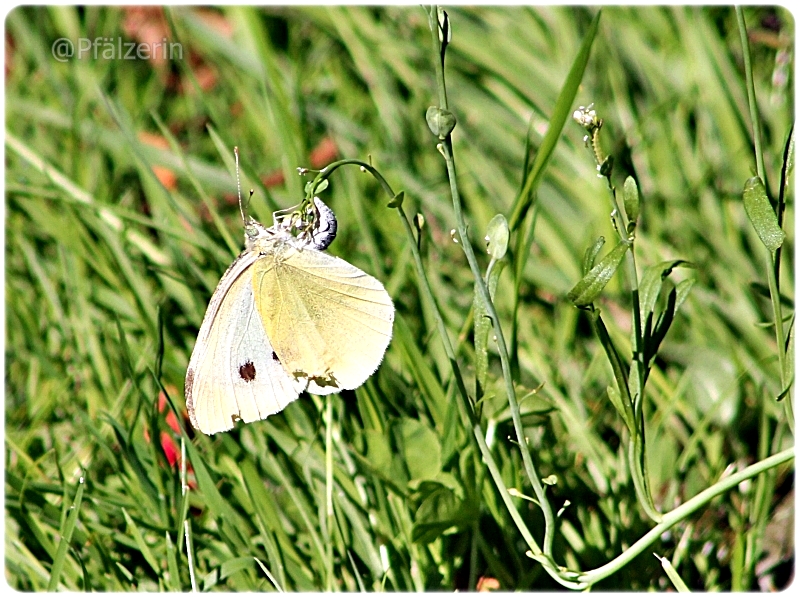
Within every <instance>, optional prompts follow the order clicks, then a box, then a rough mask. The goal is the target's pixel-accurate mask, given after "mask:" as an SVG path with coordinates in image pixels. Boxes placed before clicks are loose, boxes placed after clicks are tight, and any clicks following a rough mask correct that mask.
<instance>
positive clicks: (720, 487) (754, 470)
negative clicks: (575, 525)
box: [577, 447, 794, 588]
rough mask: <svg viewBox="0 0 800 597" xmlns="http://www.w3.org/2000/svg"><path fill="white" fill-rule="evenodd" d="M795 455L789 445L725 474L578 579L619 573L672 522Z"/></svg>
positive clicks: (588, 580)
mask: <svg viewBox="0 0 800 597" xmlns="http://www.w3.org/2000/svg"><path fill="white" fill-rule="evenodd" d="M793 458H794V448H793V447H792V448H788V449H786V450H784V451H782V452H779V453H777V454H774V455H773V456H770V457H769V458H765V459H764V460H761V461H760V462H756V463H755V464H751V465H750V466H748V467H747V468H746V469H744V470H742V471H740V472H738V473H736V474H733V475H731V476H730V477H726V478H725V479H722V480H720V481H718V482H717V483H715V484H714V485H712V486H711V487H708V488H707V489H704V490H703V491H701V492H700V493H698V494H697V495H696V496H694V497H693V498H691V499H690V500H688V501H686V502H684V503H683V504H681V505H680V506H678V507H677V508H675V509H674V510H672V511H671V512H668V513H666V514H664V515H663V516H662V518H661V522H660V523H659V524H657V525H656V526H654V527H653V528H652V529H651V530H650V531H649V532H647V533H646V534H645V535H644V536H643V537H642V538H641V539H639V540H638V541H637V542H636V543H634V544H633V545H631V546H630V547H629V548H628V549H626V550H625V551H624V552H623V553H622V554H620V555H619V556H617V557H616V558H615V559H613V560H611V561H610V562H609V563H608V564H605V565H603V566H601V567H600V568H595V569H594V570H590V571H589V572H584V573H583V574H581V575H579V576H578V578H577V580H578V582H580V583H581V584H582V585H584V588H585V587H588V586H590V585H593V584H595V583H596V582H599V581H601V580H603V579H604V578H608V577H609V576H611V575H612V574H614V573H615V572H618V571H619V570H621V569H622V568H623V566H625V565H626V564H628V563H629V562H630V561H631V560H633V559H634V558H635V557H636V556H638V555H639V554H641V553H642V552H644V550H645V549H647V548H648V547H649V546H650V545H652V544H653V543H655V542H656V541H657V540H658V538H659V537H660V536H661V534H662V533H664V532H665V531H666V530H668V529H669V528H671V527H672V526H673V525H675V524H677V523H678V522H680V521H681V520H684V519H686V518H687V517H688V516H689V515H691V514H692V513H694V512H696V511H697V510H699V509H700V508H702V507H703V506H705V505H706V504H708V503H709V502H710V501H711V500H712V499H714V498H715V497H717V496H718V495H722V494H723V493H725V492H726V491H728V490H730V489H732V488H734V487H736V486H737V485H738V484H739V483H741V482H742V481H745V480H747V479H751V478H753V477H755V476H756V475H759V474H761V473H763V472H765V471H768V470H770V469H771V468H773V467H776V466H778V465H780V464H783V463H784V462H788V461H790V460H792V459H793Z"/></svg>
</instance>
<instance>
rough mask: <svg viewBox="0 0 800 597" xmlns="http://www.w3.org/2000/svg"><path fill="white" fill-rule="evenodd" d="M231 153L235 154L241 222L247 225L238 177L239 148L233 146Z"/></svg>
mask: <svg viewBox="0 0 800 597" xmlns="http://www.w3.org/2000/svg"><path fill="white" fill-rule="evenodd" d="M233 155H235V156H236V193H237V195H238V196H239V213H240V214H242V224H244V225H245V226H246V225H247V220H246V219H245V217H244V205H243V204H242V183H241V180H240V179H239V148H238V147H234V148H233Z"/></svg>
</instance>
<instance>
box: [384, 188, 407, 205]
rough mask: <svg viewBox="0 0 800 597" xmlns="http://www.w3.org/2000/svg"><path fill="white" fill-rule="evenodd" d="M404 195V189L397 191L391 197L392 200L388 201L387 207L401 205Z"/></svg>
mask: <svg viewBox="0 0 800 597" xmlns="http://www.w3.org/2000/svg"><path fill="white" fill-rule="evenodd" d="M404 197H405V191H400V192H399V193H397V195H395V196H394V197H392V200H391V201H389V203H388V207H400V206H401V205H403V198H404Z"/></svg>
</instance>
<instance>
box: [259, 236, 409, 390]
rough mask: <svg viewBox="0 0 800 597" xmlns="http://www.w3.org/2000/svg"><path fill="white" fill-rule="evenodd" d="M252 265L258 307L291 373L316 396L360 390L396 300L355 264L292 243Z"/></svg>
mask: <svg viewBox="0 0 800 597" xmlns="http://www.w3.org/2000/svg"><path fill="white" fill-rule="evenodd" d="M271 242H272V243H274V246H273V247H272V249H271V250H267V251H263V252H262V253H263V254H264V257H262V258H261V259H259V260H258V261H257V262H256V263H255V264H254V265H253V288H254V296H255V301H256V307H257V309H258V311H259V313H260V314H261V319H262V321H263V323H264V329H265V331H266V333H267V336H269V338H270V339H271V341H272V346H273V349H274V350H275V352H276V353H277V355H278V357H279V359H280V361H281V363H282V364H283V366H284V368H285V369H286V371H287V372H288V373H289V375H291V376H292V377H293V378H294V379H296V380H298V381H304V385H305V388H306V389H307V390H308V391H309V392H311V393H313V394H330V393H335V392H340V391H341V390H344V389H354V388H357V387H358V386H360V385H361V384H363V383H364V382H365V381H366V379H367V378H368V377H369V376H370V375H371V374H372V373H373V372H374V371H375V369H377V368H378V365H380V362H381V360H383V355H384V353H385V352H386V347H387V346H388V345H389V341H390V340H391V338H392V323H393V321H394V305H393V304H392V299H391V297H390V296H389V294H388V293H387V292H386V290H385V289H384V287H383V285H382V284H381V283H380V282H379V281H378V280H376V279H375V278H373V277H372V276H370V275H368V274H366V273H364V272H363V271H361V270H360V269H358V268H357V267H355V266H354V265H351V264H350V263H348V262H346V261H344V260H343V259H339V258H338V257H334V256H332V255H329V254H327V253H323V252H321V251H317V250H315V249H313V248H308V247H303V246H300V245H298V244H297V243H294V242H292V241H290V240H280V239H279V240H274V241H271Z"/></svg>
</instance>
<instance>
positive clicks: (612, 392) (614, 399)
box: [606, 386, 634, 434]
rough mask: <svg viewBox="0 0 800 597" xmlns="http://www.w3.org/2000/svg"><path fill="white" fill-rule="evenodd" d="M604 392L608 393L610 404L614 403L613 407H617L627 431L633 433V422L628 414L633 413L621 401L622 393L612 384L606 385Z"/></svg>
mask: <svg viewBox="0 0 800 597" xmlns="http://www.w3.org/2000/svg"><path fill="white" fill-rule="evenodd" d="M606 392H607V393H608V398H609V400H611V404H613V405H614V408H616V409H617V412H618V413H619V416H621V417H622V420H623V421H625V426H626V427H627V428H628V433H630V434H633V428H634V422H633V420H631V417H630V415H631V414H633V410H631V409H626V408H625V404H624V403H623V402H622V395H621V394H620V393H619V390H617V388H615V387H614V386H608V387H607V388H606Z"/></svg>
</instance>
